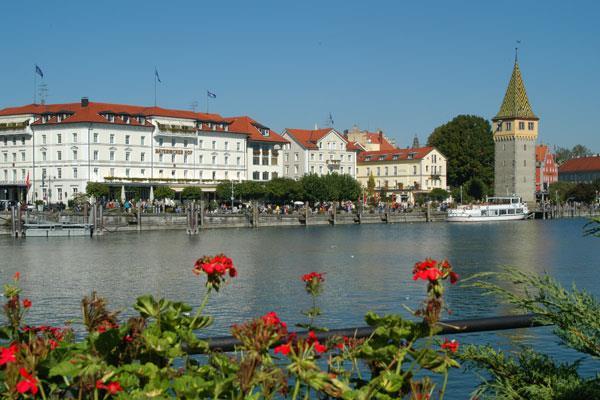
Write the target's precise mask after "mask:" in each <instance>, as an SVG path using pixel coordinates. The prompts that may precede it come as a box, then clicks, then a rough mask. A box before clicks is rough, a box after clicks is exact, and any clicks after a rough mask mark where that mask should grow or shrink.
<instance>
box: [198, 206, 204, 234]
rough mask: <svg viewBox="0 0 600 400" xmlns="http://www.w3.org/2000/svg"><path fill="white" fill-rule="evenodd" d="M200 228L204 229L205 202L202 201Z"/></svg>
mask: <svg viewBox="0 0 600 400" xmlns="http://www.w3.org/2000/svg"><path fill="white" fill-rule="evenodd" d="M199 211H200V227H201V228H203V227H204V200H200V210H199Z"/></svg>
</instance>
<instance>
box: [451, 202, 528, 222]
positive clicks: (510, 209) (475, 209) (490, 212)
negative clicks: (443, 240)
mask: <svg viewBox="0 0 600 400" xmlns="http://www.w3.org/2000/svg"><path fill="white" fill-rule="evenodd" d="M528 216H529V209H528V208H527V203H524V202H523V201H522V200H521V198H520V197H517V196H506V197H487V198H486V201H485V203H481V204H470V205H461V206H458V207H456V208H451V209H449V210H448V222H488V221H489V222H491V221H515V220H521V219H525V218H527V217H528Z"/></svg>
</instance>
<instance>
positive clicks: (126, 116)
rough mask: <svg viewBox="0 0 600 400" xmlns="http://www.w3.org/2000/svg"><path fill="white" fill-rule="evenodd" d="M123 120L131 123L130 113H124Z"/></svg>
mask: <svg viewBox="0 0 600 400" xmlns="http://www.w3.org/2000/svg"><path fill="white" fill-rule="evenodd" d="M123 121H125V123H126V124H128V123H129V115H123Z"/></svg>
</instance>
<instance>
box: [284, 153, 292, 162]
mask: <svg viewBox="0 0 600 400" xmlns="http://www.w3.org/2000/svg"><path fill="white" fill-rule="evenodd" d="M289 156H290V154H289V153H284V154H283V158H284V161H285V162H289V161H290V157H289Z"/></svg>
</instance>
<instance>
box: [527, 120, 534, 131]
mask: <svg viewBox="0 0 600 400" xmlns="http://www.w3.org/2000/svg"><path fill="white" fill-rule="evenodd" d="M534 127H535V122H528V123H527V129H529V130H530V131H532V130H533V129H534Z"/></svg>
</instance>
